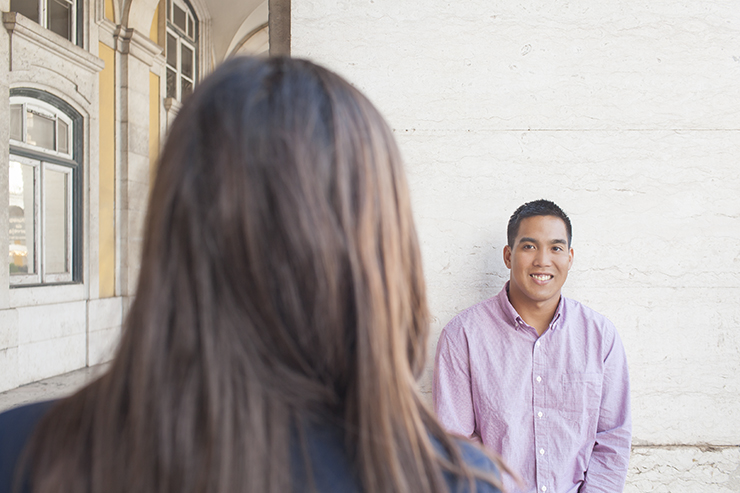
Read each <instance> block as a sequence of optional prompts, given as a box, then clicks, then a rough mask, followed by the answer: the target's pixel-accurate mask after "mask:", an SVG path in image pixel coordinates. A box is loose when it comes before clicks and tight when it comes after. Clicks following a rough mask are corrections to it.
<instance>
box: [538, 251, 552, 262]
mask: <svg viewBox="0 0 740 493" xmlns="http://www.w3.org/2000/svg"><path fill="white" fill-rule="evenodd" d="M534 263H535V265H541V266H547V265H550V263H551V258H550V252H548V251H547V250H538V251H537V255H535V256H534Z"/></svg>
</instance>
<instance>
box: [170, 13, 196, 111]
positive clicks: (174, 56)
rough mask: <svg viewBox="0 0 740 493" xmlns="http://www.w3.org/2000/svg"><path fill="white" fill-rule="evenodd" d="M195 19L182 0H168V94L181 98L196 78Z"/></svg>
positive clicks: (190, 89) (187, 92) (189, 90)
mask: <svg viewBox="0 0 740 493" xmlns="http://www.w3.org/2000/svg"><path fill="white" fill-rule="evenodd" d="M197 44H198V19H197V18H196V17H195V13H194V11H193V9H192V8H191V6H190V5H188V4H187V3H186V2H185V0H167V42H166V45H165V55H166V57H167V96H166V97H168V98H174V99H176V100H178V101H182V100H183V99H184V98H185V97H187V96H189V95H190V94H191V93H192V92H193V86H194V85H195V83H196V82H197V81H196V73H197V70H196V64H197V61H198V60H197V57H196V53H197V50H196V46H197Z"/></svg>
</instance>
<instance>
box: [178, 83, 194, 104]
mask: <svg viewBox="0 0 740 493" xmlns="http://www.w3.org/2000/svg"><path fill="white" fill-rule="evenodd" d="M181 80H182V95H181V96H180V99H181V100H182V101H184V100H185V98H186V97H188V96H190V94H192V92H193V83H192V82H190V81H189V80H186V79H181Z"/></svg>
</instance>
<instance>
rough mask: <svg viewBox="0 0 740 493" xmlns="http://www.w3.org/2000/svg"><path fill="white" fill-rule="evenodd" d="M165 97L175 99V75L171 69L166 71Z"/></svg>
mask: <svg viewBox="0 0 740 493" xmlns="http://www.w3.org/2000/svg"><path fill="white" fill-rule="evenodd" d="M167 97H168V98H176V97H177V74H176V73H175V72H174V71H173V70H172V69H169V68H168V69H167Z"/></svg>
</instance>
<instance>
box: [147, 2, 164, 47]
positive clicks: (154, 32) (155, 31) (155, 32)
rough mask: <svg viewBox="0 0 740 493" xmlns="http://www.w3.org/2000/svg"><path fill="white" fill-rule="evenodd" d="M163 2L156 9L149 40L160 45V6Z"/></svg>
mask: <svg viewBox="0 0 740 493" xmlns="http://www.w3.org/2000/svg"><path fill="white" fill-rule="evenodd" d="M161 4H162V2H159V3H158V4H157V8H156V9H154V18H153V19H152V27H150V28H149V39H151V40H152V41H154V42H155V43H157V44H159V6H160V5H161Z"/></svg>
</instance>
